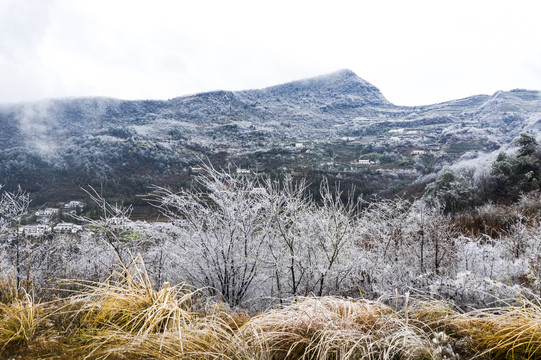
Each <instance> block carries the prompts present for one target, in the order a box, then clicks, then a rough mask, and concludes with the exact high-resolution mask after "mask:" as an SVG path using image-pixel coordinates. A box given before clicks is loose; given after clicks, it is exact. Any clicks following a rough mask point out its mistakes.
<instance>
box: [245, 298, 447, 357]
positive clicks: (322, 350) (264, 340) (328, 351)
mask: <svg viewBox="0 0 541 360" xmlns="http://www.w3.org/2000/svg"><path fill="white" fill-rule="evenodd" d="M241 333H242V336H243V338H245V339H246V341H247V343H248V346H249V347H250V349H252V350H253V351H254V352H255V351H261V352H263V353H267V354H270V355H269V356H270V358H272V359H343V360H346V359H434V358H436V357H437V349H436V348H434V346H433V344H432V343H431V339H430V336H429V335H430V334H427V333H425V332H423V331H422V330H421V329H420V328H419V327H417V326H416V325H414V324H410V323H408V321H407V319H406V318H404V317H402V316H401V315H400V314H399V313H397V312H395V311H394V310H392V309H391V308H390V307H388V306H386V305H384V304H382V303H381V302H373V301H368V300H358V301H355V300H345V299H340V298H334V297H323V298H315V297H311V298H303V299H298V300H297V301H296V302H295V303H293V304H292V305H290V306H288V307H286V308H284V309H277V310H273V311H269V312H266V313H263V314H261V315H259V316H256V317H254V318H252V320H250V321H249V322H248V323H247V324H246V325H244V326H243V328H242V329H241Z"/></svg>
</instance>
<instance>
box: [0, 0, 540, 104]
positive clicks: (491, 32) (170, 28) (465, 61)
mask: <svg viewBox="0 0 541 360" xmlns="http://www.w3.org/2000/svg"><path fill="white" fill-rule="evenodd" d="M540 19H541V1H539V0H532V1H521V0H515V1H510V0H507V1H495V0H492V1H476V0H468V1H461V0H460V1H457V0H453V1H437V0H427V1H417V0H414V1H412V0H408V1H405V0H397V1H376V0H370V1H339V0H333V1H324V2H318V1H294V0H287V1H279V0H273V1H255V0H252V1H234V0H222V1H203V0H198V1H195V0H193V1H172V0H171V1H166V0H163V1H160V0H152V1H135V0H131V1H128V0H126V1H115V0H104V1H102V0H85V1H77V0H56V1H55V0H0V103H10V102H18V101H28V100H35V99H41V98H52V97H66V96H110V97H116V98H122V99H169V98H173V97H177V96H181V95H187V94H192V93H197V92H202V91H211V90H218V89H224V90H242V89H251V88H261V87H265V86H270V85H275V84H279V83H282V82H287V81H292V80H296V79H302V78H306V77H311V76H316V75H320V74H325V73H329V72H332V71H336V70H339V69H343V68H348V69H351V70H353V71H354V72H355V73H356V74H357V75H358V76H360V77H362V78H364V79H365V80H367V81H369V82H371V83H372V84H374V85H375V86H377V87H378V88H380V90H381V91H382V92H383V94H384V95H385V96H386V97H387V99H388V100H390V101H391V102H394V103H396V104H400V105H421V104H428V103H434V102H439V101H445V100H451V99H456V98H461V97H465V96H469V95H475V94H480V93H484V94H492V93H494V92H495V91H497V90H510V89H514V88H528V89H536V90H541V20H540Z"/></svg>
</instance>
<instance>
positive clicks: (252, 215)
mask: <svg viewBox="0 0 541 360" xmlns="http://www.w3.org/2000/svg"><path fill="white" fill-rule="evenodd" d="M198 182H199V185H200V187H201V188H202V189H201V190H197V189H195V188H194V189H185V190H182V191H180V192H179V193H172V192H170V191H168V190H166V189H163V188H160V189H157V190H156V192H155V196H156V197H155V198H154V200H153V202H154V204H156V206H158V208H159V209H160V210H161V211H162V212H163V213H164V214H165V215H166V216H168V217H169V218H170V219H172V220H173V221H174V223H175V224H176V227H177V230H178V232H177V237H175V238H173V239H171V240H170V241H171V242H172V243H171V244H169V247H170V249H171V252H172V253H173V254H172V255H173V256H175V257H176V259H177V261H178V267H179V270H180V271H181V273H182V274H183V276H184V277H185V278H186V280H188V281H189V282H191V283H193V284H194V285H196V286H206V287H209V289H210V291H214V290H217V291H218V293H219V294H220V295H221V296H223V298H224V300H225V301H227V302H228V303H229V304H231V305H232V306H238V305H239V304H240V303H241V302H242V301H243V300H244V299H245V298H246V296H247V295H249V294H250V292H251V291H252V290H253V288H254V287H257V286H262V283H263V282H264V280H265V279H264V277H259V275H261V273H260V272H259V270H260V269H261V268H262V267H264V266H265V261H264V259H265V256H264V254H266V253H267V249H268V238H269V236H270V234H271V231H269V226H270V222H271V218H270V217H269V216H268V214H267V212H266V211H265V210H266V209H265V208H264V206H265V203H266V202H265V201H264V200H263V199H261V197H262V196H264V192H262V191H257V190H256V189H260V187H259V186H258V184H257V179H255V178H252V177H250V176H235V175H233V174H231V173H229V172H220V171H217V170H215V169H214V168H212V167H210V166H207V167H206V174H205V176H201V177H199V178H198ZM256 278H257V279H258V280H257V281H255V280H256Z"/></svg>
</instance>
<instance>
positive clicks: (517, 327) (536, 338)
mask: <svg viewBox="0 0 541 360" xmlns="http://www.w3.org/2000/svg"><path fill="white" fill-rule="evenodd" d="M451 324H452V325H454V326H455V327H456V328H457V329H458V330H459V331H460V332H461V333H462V334H463V335H466V336H468V337H470V338H471V340H472V343H473V346H474V348H475V350H476V351H477V352H478V353H480V354H481V355H487V356H489V357H490V358H495V359H538V358H540V357H541V304H540V303H539V300H538V299H536V300H527V299H524V300H523V301H522V303H521V304H520V305H517V304H513V305H510V306H506V307H500V308H492V309H482V310H476V311H472V312H469V313H466V314H461V315H457V316H456V317H454V318H453V319H451Z"/></svg>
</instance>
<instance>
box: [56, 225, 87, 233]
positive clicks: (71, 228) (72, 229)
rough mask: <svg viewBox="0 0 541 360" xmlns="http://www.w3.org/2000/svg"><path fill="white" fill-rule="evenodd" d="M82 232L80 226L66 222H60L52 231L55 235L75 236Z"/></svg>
mask: <svg viewBox="0 0 541 360" xmlns="http://www.w3.org/2000/svg"><path fill="white" fill-rule="evenodd" d="M82 230H83V227H82V226H81V225H76V224H73V223H67V222H60V223H58V224H56V226H55V227H54V229H53V231H54V232H57V233H71V234H76V233H78V232H80V231H82Z"/></svg>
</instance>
